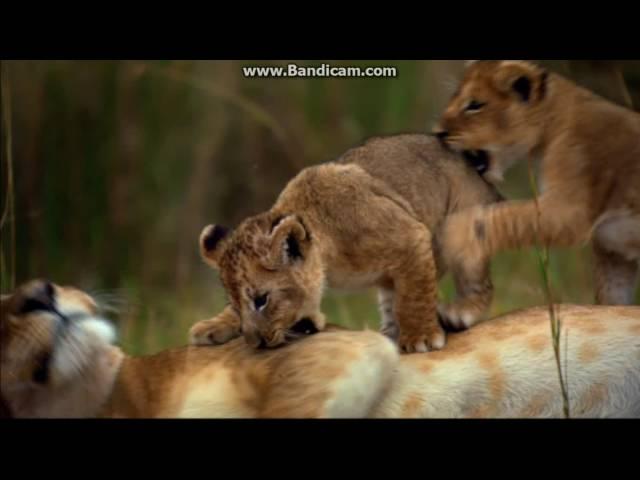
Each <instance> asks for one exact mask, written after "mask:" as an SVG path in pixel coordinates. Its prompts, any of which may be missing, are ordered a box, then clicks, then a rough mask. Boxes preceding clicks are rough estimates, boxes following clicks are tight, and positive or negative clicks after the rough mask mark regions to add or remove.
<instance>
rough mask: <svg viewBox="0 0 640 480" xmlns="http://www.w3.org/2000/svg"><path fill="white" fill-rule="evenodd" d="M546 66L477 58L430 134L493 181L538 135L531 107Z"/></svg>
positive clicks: (537, 100) (537, 101)
mask: <svg viewBox="0 0 640 480" xmlns="http://www.w3.org/2000/svg"><path fill="white" fill-rule="evenodd" d="M546 88H547V72H546V71H545V70H543V69H541V68H539V67H537V66H534V65H532V64H529V63H526V62H519V61H478V62H475V63H473V64H471V65H470V66H469V67H467V70H466V71H465V74H464V77H463V80H462V82H461V84H460V86H459V88H458V90H457V91H456V93H455V94H454V95H453V97H452V98H451V100H450V102H449V104H448V105H447V107H446V109H445V111H444V113H443V115H442V117H441V119H440V124H439V125H438V126H437V127H436V129H435V132H434V133H435V134H436V135H437V136H438V138H439V139H440V140H441V141H442V142H443V143H444V144H445V145H446V146H448V147H449V148H452V149H453V150H456V151H458V152H461V153H463V154H464V156H465V158H466V159H467V161H468V162H469V163H471V164H472V165H473V166H474V167H475V168H476V169H477V170H478V172H479V173H480V174H482V175H483V176H484V177H485V179H487V180H488V181H490V182H492V183H495V182H500V181H502V179H503V175H504V173H505V172H506V170H507V169H508V168H509V167H510V166H511V165H513V163H515V162H516V161H518V160H520V159H523V158H526V157H527V155H528V154H529V153H530V152H531V150H532V149H534V148H535V146H536V144H537V143H538V142H539V140H540V135H541V127H542V125H541V124H540V122H539V121H538V120H537V118H536V113H537V112H538V111H539V109H540V106H541V105H542V104H543V102H544V100H545V98H546Z"/></svg>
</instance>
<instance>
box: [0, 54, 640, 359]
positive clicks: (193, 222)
mask: <svg viewBox="0 0 640 480" xmlns="http://www.w3.org/2000/svg"><path fill="white" fill-rule="evenodd" d="M277 63H281V64H285V63H286V62H277ZM296 63H299V64H306V65H314V64H320V63H325V62H296ZM331 63H334V64H337V65H340V64H342V65H352V64H356V65H360V66H369V65H384V66H396V67H397V68H398V76H397V77H396V78H386V79H373V78H368V79H362V78H358V79H345V78H307V79H284V78H244V77H243V76H242V69H241V67H242V66H246V65H249V64H252V65H262V63H261V62H240V61H237V62H236V61H233V62H231V61H219V62H197V61H161V62H133V61H46V62H45V61H38V62H35V61H33V62H17V61H12V62H7V61H3V62H2V64H1V69H2V78H3V81H2V112H3V115H2V149H1V151H2V162H1V163H2V169H1V171H2V182H1V183H0V184H1V185H2V190H1V192H2V195H0V198H1V200H0V201H1V202H2V204H1V205H0V215H1V217H0V218H2V219H3V220H4V221H3V224H2V230H1V232H0V240H1V241H2V245H1V250H0V261H1V265H0V280H1V282H2V291H3V292H4V291H6V290H9V289H10V288H11V285H12V283H13V280H12V278H13V276H14V275H15V280H16V281H17V282H18V283H19V282H21V281H24V280H26V279H29V278H33V277H48V278H50V279H52V280H54V281H56V282H58V283H69V284H75V285H79V286H81V287H83V288H85V289H88V290H90V291H94V292H96V294H97V296H98V297H99V298H100V299H101V300H102V301H103V302H104V303H105V304H108V305H110V306H111V307H113V309H114V310H118V311H119V314H117V315H116V314H115V313H114V319H116V320H117V322H118V325H119V328H120V332H121V339H122V344H123V346H124V347H125V348H126V349H127V350H128V351H130V352H131V353H134V354H138V353H146V352H153V351H157V350H159V349H161V348H164V347H168V346H172V345H179V344H182V343H184V342H185V340H186V332H187V329H188V328H189V326H190V325H191V324H192V323H194V322H195V321H197V320H200V319H203V318H206V317H210V316H212V315H214V314H215V313H216V312H217V311H219V310H220V309H221V308H222V305H223V303H224V292H223V291H222V288H221V287H220V284H219V282H218V280H217V278H216V275H215V273H214V272H212V271H211V270H210V269H209V268H208V267H206V266H205V265H204V264H203V263H202V262H201V261H200V259H199V257H198V252H197V238H198V235H199V233H200V230H201V229H202V227H203V226H204V225H205V224H207V223H213V222H215V223H222V224H227V225H235V224H237V223H238V222H239V221H240V220H241V219H243V218H244V217H246V216H247V215H250V214H253V213H257V212H259V211H261V210H264V209H266V208H268V207H269V206H270V204H271V203H272V202H273V201H274V199H275V198H276V196H277V194H278V192H279V191H280V190H281V189H282V187H283V186H284V185H285V183H286V182H287V180H288V179H290V178H291V177H292V176H293V175H295V174H296V172H297V171H298V170H299V169H300V168H303V167H304V166H306V165H311V164H315V163H319V162H322V161H326V160H330V159H332V158H335V157H336V156H338V155H339V154H340V153H342V152H343V151H344V150H346V149H347V148H349V147H351V146H353V145H355V144H358V143H360V142H361V141H362V140H363V139H365V138H367V137H369V136H374V135H382V134H392V133H400V132H409V131H411V132H419V131H425V130H427V129H430V127H431V124H432V122H433V121H434V120H435V119H436V118H437V115H438V113H439V112H440V111H441V109H442V107H443V106H444V104H445V103H446V101H447V98H448V95H449V93H451V92H452V87H455V83H456V78H457V74H458V73H459V72H460V70H461V68H462V62H459V61H428V62H427V61H415V62H414V61H401V62H394V61H390V62H386V61H377V62H362V61H359V62H343V61H341V62H331ZM546 63H547V64H548V65H549V66H550V67H551V68H554V69H557V70H558V71H559V72H561V73H564V74H567V75H570V76H572V77H573V78H574V79H575V80H576V81H579V82H581V83H583V84H585V85H586V86H589V87H590V88H593V89H595V90H596V91H598V92H599V93H601V94H602V95H604V96H607V97H609V98H611V99H612V100H614V101H619V102H621V103H623V102H629V101H631V102H633V104H634V105H635V106H636V108H638V106H639V105H640V62H638V61H628V62H585V61H582V62H573V61H571V62H546ZM620 79H624V82H625V84H626V88H625V89H624V90H621V83H620ZM10 152H11V153H12V155H11V156H10ZM11 168H12V170H13V172H12V173H13V175H9V172H10V169H11ZM11 178H13V187H11V184H10V180H11ZM502 192H503V193H504V194H505V195H506V196H508V197H510V198H522V197H530V196H531V190H530V185H529V181H528V173H527V165H521V166H519V167H518V168H516V169H515V170H514V171H513V172H511V173H510V174H509V175H508V181H507V182H506V183H505V185H504V187H503V188H502ZM5 212H6V213H5ZM14 234H15V241H14V240H13V235H14ZM14 263H15V264H14ZM547 271H548V280H549V285H550V289H551V291H552V292H553V295H554V298H555V299H556V300H559V301H563V302H577V303H590V302H592V280H591V259H590V254H589V250H588V248H578V249H567V250H551V251H550V252H549V258H548V269H547ZM493 277H494V283H495V286H496V293H495V298H496V300H495V303H494V305H493V309H492V313H493V314H499V313H503V312H506V311H510V310H513V309H517V308H522V307H527V306H531V305H539V304H544V303H545V286H544V285H543V284H542V283H541V279H540V270H539V259H538V257H537V254H536V251H535V250H533V249H532V250H530V251H529V250H527V251H521V252H506V253H503V254H500V255H498V256H497V257H496V258H495V260H494V261H493ZM441 295H442V296H443V298H450V297H451V296H452V295H453V288H452V282H451V280H450V279H449V278H447V279H445V280H444V281H443V282H442V285H441ZM639 300H640V299H639ZM324 305H325V311H326V313H327V316H328V318H330V319H331V320H332V321H334V322H337V323H341V324H344V325H347V326H351V327H354V328H362V327H364V326H365V325H369V326H370V327H371V328H376V326H377V321H378V320H377V319H378V315H377V309H376V305H375V293H374V292H360V293H337V292H330V293H329V295H328V296H327V298H326V299H325V302H324Z"/></svg>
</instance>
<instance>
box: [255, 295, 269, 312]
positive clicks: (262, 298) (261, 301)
mask: <svg viewBox="0 0 640 480" xmlns="http://www.w3.org/2000/svg"><path fill="white" fill-rule="evenodd" d="M268 302H269V294H268V293H265V294H264V295H259V296H257V297H255V298H254V299H253V306H254V307H255V308H256V311H258V312H260V311H262V309H264V307H266V306H267V303H268Z"/></svg>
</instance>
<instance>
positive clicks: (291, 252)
mask: <svg viewBox="0 0 640 480" xmlns="http://www.w3.org/2000/svg"><path fill="white" fill-rule="evenodd" d="M310 243H311V238H310V236H309V234H308V233H307V230H306V229H305V227H304V225H303V224H302V221H301V220H300V219H299V218H298V217H297V216H296V215H289V216H287V217H284V218H282V219H280V221H278V222H277V223H276V224H275V226H274V227H273V230H272V232H271V241H270V251H271V255H270V257H271V263H272V265H273V266H274V267H276V268H277V267H281V266H285V265H292V264H294V263H295V262H298V261H304V259H305V257H306V254H307V252H308V250H309V245H310Z"/></svg>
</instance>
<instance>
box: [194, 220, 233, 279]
mask: <svg viewBox="0 0 640 480" xmlns="http://www.w3.org/2000/svg"><path fill="white" fill-rule="evenodd" d="M230 232H231V230H230V229H228V228H226V227H223V226H222V225H207V226H206V227H204V229H202V233H201V234H200V240H199V243H200V255H201V256H202V259H203V260H204V261H205V262H206V263H208V264H209V265H211V266H212V267H213V268H215V269H216V270H218V269H219V268H220V259H221V258H222V252H223V251H224V243H225V242H224V241H223V240H224V239H226V238H227V237H228V236H229V233H230Z"/></svg>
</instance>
